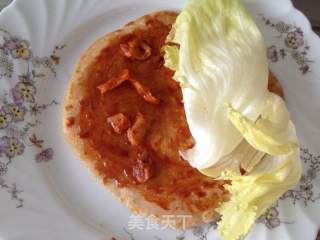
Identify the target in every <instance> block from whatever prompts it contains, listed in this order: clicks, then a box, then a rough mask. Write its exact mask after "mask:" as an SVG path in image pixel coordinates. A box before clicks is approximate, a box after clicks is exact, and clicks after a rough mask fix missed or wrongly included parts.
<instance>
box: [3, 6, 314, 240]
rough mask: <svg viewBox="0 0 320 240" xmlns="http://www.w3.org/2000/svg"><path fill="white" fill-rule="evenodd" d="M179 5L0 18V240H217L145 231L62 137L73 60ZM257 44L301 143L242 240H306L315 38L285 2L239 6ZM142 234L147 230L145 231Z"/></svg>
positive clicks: (211, 228)
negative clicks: (296, 179)
mask: <svg viewBox="0 0 320 240" xmlns="http://www.w3.org/2000/svg"><path fill="white" fill-rule="evenodd" d="M183 4H184V1H183V0H175V1H172V0H153V1H150V0H118V1H112V0H103V1H101V0H99V1H98V0H91V1H84V0H68V1H67V0H55V1H52V0H17V1H14V2H13V3H12V4H11V5H10V6H9V7H7V8H6V9H4V10H3V11H2V12H1V14H0V28H1V30H0V109H1V110H0V239H4V240H13V239H14V240H20V239H24V240H31V239H32V240H38V239H39V240H40V239H41V240H43V239H46V240H53V239H59V240H63V239H68V240H74V239H77V240H82V239H85V240H88V239H96V240H102V239H104V240H115V239H117V240H118V239H131V240H133V239H135V240H137V239H177V240H179V239H180V240H183V239H184V240H191V239H199V240H200V239H202V240H204V239H210V240H214V239H219V238H218V235H217V233H216V231H215V224H214V223H212V224H209V225H206V226H199V227H196V228H194V229H191V230H188V231H186V232H184V231H174V230H170V229H165V230H157V229H154V228H157V226H153V227H151V228H153V229H151V230H147V229H146V224H147V222H145V221H143V219H141V218H139V217H137V216H131V215H130V212H129V211H128V210H127V209H126V208H125V207H124V206H122V205H121V204H120V203H118V202H117V201H116V200H115V199H113V197H112V196H111V195H110V194H109V193H108V192H107V191H106V190H105V189H104V188H103V187H102V186H100V184H99V183H98V182H97V181H96V180H95V179H94V178H93V177H92V176H91V175H90V174H89V173H88V171H87V170H86V169H85V168H84V167H83V166H82V165H81V164H80V161H78V160H77V159H76V157H75V156H74V155H73V154H72V152H71V150H70V147H69V146H68V145H67V143H66V142H65V139H64V137H63V135H62V132H61V109H62V102H63V97H64V92H65V90H66V86H67V83H68V79H69V77H70V74H71V72H72V69H73V67H74V64H75V61H76V59H77V58H78V57H79V55H80V53H81V52H82V51H83V50H84V49H85V48H86V47H88V46H89V45H90V43H92V42H93V41H94V40H95V39H96V38H97V37H99V36H101V35H104V34H105V33H107V32H110V31H112V30H115V29H117V28H119V27H121V26H122V25H123V24H125V23H126V22H128V21H129V20H133V19H135V18H137V17H139V16H141V15H143V14H146V13H150V12H152V11H156V10H162V9H177V10H178V9H181V7H182V6H183ZM245 5H246V7H247V8H248V10H249V11H250V12H251V13H252V15H253V16H254V18H255V19H256V21H257V23H258V25H259V26H260V28H261V31H262V32H263V34H264V36H265V40H266V43H267V46H268V47H269V48H268V58H269V60H270V68H271V70H272V71H273V72H274V73H275V75H276V76H277V77H278V78H279V79H280V81H281V84H282V85H283V87H284V90H285V94H286V101H287V104H288V107H289V109H290V111H291V114H292V118H293V120H294V122H295V124H296V126H297V130H298V135H299V138H300V140H301V147H302V151H301V156H302V160H303V163H304V175H303V178H302V180H301V182H300V183H299V185H298V186H297V188H296V189H295V190H292V191H289V192H287V193H286V194H285V195H284V196H283V197H282V199H281V200H279V201H278V202H277V203H276V204H275V205H274V206H273V207H272V208H271V209H270V210H269V211H268V212H267V213H266V214H265V215H264V216H263V217H261V218H260V219H259V221H258V223H257V224H256V225H255V227H254V229H253V231H252V232H251V233H250V235H249V236H248V237H247V239H281V240H286V239H291V240H301V239H304V240H314V239H315V235H316V232H317V229H318V227H319V225H320V200H319V197H320V195H319V194H320V183H319V179H320V176H319V175H320V124H319V123H320V39H319V38H318V37H317V36H316V35H315V34H314V33H313V32H312V30H311V28H310V24H309V22H308V21H307V19H306V18H305V17H304V16H303V15H302V14H301V13H300V12H299V11H297V10H296V9H294V8H293V6H292V4H291V2H290V1H289V0H277V1H275V0H273V1H245ZM149 227H150V226H149Z"/></svg>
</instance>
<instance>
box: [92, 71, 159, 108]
mask: <svg viewBox="0 0 320 240" xmlns="http://www.w3.org/2000/svg"><path fill="white" fill-rule="evenodd" d="M127 80H129V82H130V83H131V84H132V86H133V87H134V88H135V89H136V90H137V92H138V94H139V95H140V96H141V97H142V98H143V99H144V100H146V101H147V102H149V103H152V104H159V102H160V101H159V99H157V98H156V97H154V96H153V95H152V93H151V92H150V90H149V88H147V87H146V86H144V85H142V83H140V82H138V81H137V80H135V79H133V78H130V73H129V70H128V69H124V70H123V71H122V72H121V74H120V75H119V76H117V77H113V78H110V79H109V80H108V81H106V82H104V83H102V84H100V85H98V86H97V88H98V89H99V91H100V93H101V94H104V93H106V92H107V91H110V90H112V89H114V88H116V87H118V86H120V85H121V84H122V83H124V82H125V81H127Z"/></svg>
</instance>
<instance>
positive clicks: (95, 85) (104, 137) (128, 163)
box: [63, 11, 283, 228]
mask: <svg viewBox="0 0 320 240" xmlns="http://www.w3.org/2000/svg"><path fill="white" fill-rule="evenodd" d="M176 16H177V13H175V12H169V11H161V12H156V13H152V14H148V15H145V16H143V17H141V18H138V19H137V20H134V21H132V22H130V23H128V24H127V25H125V26H124V27H122V28H121V29H119V30H117V31H115V32H112V33H108V34H106V35H105V36H103V37H101V38H100V39H98V40H97V41H95V42H94V43H93V44H92V45H91V46H90V47H89V48H88V49H87V50H86V51H85V52H84V53H83V54H82V55H81V57H80V59H79V61H78V63H77V65H76V67H75V70H74V72H73V75H72V77H71V80H70V84H69V87H68V90H67V95H66V100H65V107H64V113H63V130H64V134H65V136H66V138H67V140H68V142H69V143H70V145H71V146H72V148H73V149H74V150H75V152H76V153H77V155H78V156H79V158H80V159H81V160H82V162H83V163H84V164H85V166H86V167H87V168H88V169H89V170H90V172H92V173H93V174H94V175H95V176H96V177H97V178H98V179H99V180H100V181H101V183H102V184H103V186H105V187H106V188H107V189H108V190H109V191H110V192H112V193H113V195H114V196H115V197H117V198H118V199H119V200H120V201H121V202H123V203H124V204H125V205H126V206H127V207H128V208H129V209H130V210H131V211H132V212H134V213H137V214H140V215H142V216H145V217H152V218H154V219H156V220H158V221H160V222H161V221H162V220H164V219H167V218H165V216H167V215H172V216H173V217H174V221H172V225H174V226H175V227H176V228H180V227H190V226H193V225H196V224H200V223H203V222H209V221H212V220H214V219H215V218H216V217H217V213H216V211H215V209H216V208H217V207H218V206H219V205H220V203H221V202H222V201H226V200H228V192H227V191H226V190H225V189H224V187H223V185H224V184H227V182H224V181H219V180H215V179H212V178H209V177H206V176H204V175H202V174H201V173H200V172H198V171H197V170H196V169H194V168H192V167H191V166H190V165H189V164H188V162H187V161H185V160H184V159H182V158H181V157H180V154H179V151H181V150H185V149H188V148H191V147H192V146H193V145H194V140H193V138H192V136H191V133H190V131H189V128H188V124H187V121H186V117H185V113H184V107H183V102H182V93H181V89H180V87H179V84H178V83H177V82H175V81H174V80H173V79H172V77H173V72H172V71H171V70H169V69H167V68H166V67H164V65H163V62H164V60H163V54H164V53H163V48H162V47H163V45H164V44H165V40H166V36H167V34H168V33H169V31H170V29H171V25H172V24H173V23H174V21H175V19H176ZM269 89H271V90H273V91H275V92H276V93H278V94H280V95H283V94H282V89H281V86H280V85H279V83H278V82H277V80H276V79H275V77H274V76H273V75H270V79H269Z"/></svg>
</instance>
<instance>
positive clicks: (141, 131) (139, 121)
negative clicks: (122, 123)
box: [127, 112, 148, 146]
mask: <svg viewBox="0 0 320 240" xmlns="http://www.w3.org/2000/svg"><path fill="white" fill-rule="evenodd" d="M147 130H148V128H147V120H146V118H145V117H144V116H143V115H142V114H141V113H140V112H138V114H137V116H136V119H135V121H134V123H133V125H132V127H131V128H129V129H128V131H127V137H128V140H129V142H130V143H131V145H133V146H138V145H140V144H141V142H142V140H143V138H144V136H145V134H146V132H147Z"/></svg>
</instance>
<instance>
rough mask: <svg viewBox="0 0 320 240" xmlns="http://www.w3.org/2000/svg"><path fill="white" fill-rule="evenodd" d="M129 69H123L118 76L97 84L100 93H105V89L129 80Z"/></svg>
mask: <svg viewBox="0 0 320 240" xmlns="http://www.w3.org/2000/svg"><path fill="white" fill-rule="evenodd" d="M129 78H130V75H129V70H128V69H124V70H123V71H122V72H121V74H120V75H119V76H116V77H113V78H110V79H109V80H107V81H106V82H104V83H102V84H100V85H98V86H97V88H98V89H99V91H100V93H101V94H104V93H106V92H107V91H110V90H112V89H114V88H116V87H118V86H120V85H121V84H122V83H123V82H125V81H127V80H129Z"/></svg>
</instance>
